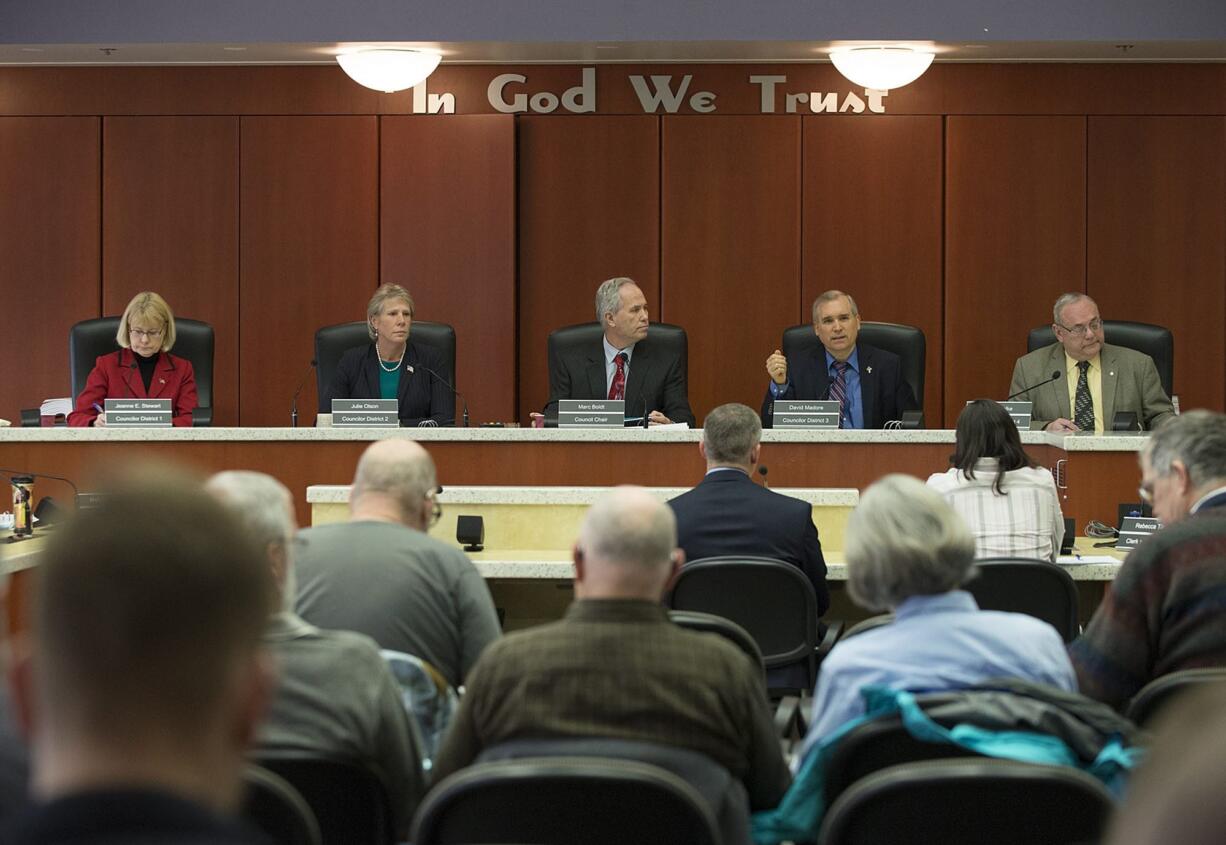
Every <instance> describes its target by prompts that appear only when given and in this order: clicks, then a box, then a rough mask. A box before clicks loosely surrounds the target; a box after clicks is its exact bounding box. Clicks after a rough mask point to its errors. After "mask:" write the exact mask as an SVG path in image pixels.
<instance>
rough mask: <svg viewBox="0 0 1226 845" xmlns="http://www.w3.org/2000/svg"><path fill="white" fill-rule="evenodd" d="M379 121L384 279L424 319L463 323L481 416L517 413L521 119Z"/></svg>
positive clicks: (463, 384) (461, 363)
mask: <svg viewBox="0 0 1226 845" xmlns="http://www.w3.org/2000/svg"><path fill="white" fill-rule="evenodd" d="M380 120H381V123H380V134H379V157H380V166H379V208H380V213H379V252H380V278H381V280H382V281H384V282H396V283H398V284H402V285H404V286H405V287H407V288H408V289H409V291H410V293H412V294H413V299H414V303H415V304H416V306H417V314H418V315H419V316H420V317H421V319H423V320H437V321H440V322H444V323H450V324H452V325H453V326H455V330H456V343H457V349H456V368H457V370H458V372H457V373H456V379H457V381H456V387H457V388H458V389H459V390H460V391H461V393H462V394H463V395H464V396H465V397H466V398H467V400H468V406H469V412H470V414H471V418H472V421H473V423H474V424H476V423H477V422H479V421H485V420H512V419H514V418H515V363H516V362H515V121H514V118H512V117H510V116H507V115H493V116H472V117H451V118H447V119H442V120H431V119H428V118H420V117H384V118H381V119H380ZM460 410H461V404H460V403H459V402H457V403H456V413H457V415H458V414H459V413H460Z"/></svg>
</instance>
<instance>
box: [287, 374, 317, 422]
mask: <svg viewBox="0 0 1226 845" xmlns="http://www.w3.org/2000/svg"><path fill="white" fill-rule="evenodd" d="M318 365H319V362H318V361H316V360H315V359H314V358H312V359H311V363H310V366H308V367H307V369H306V372H305V373H303V374H302V381H300V382H298V389H297V390H295V391H294V406H293V409H292V410H291V411H290V414H289V427H290V428H297V427H298V394H299V393H301V392H302V388H304V387H306V383H307V378H308V377H309V376H310V375H311V371H312V370H314V369H315V367H317V366H318Z"/></svg>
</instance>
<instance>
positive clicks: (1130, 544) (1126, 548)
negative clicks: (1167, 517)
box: [1115, 516, 1162, 552]
mask: <svg viewBox="0 0 1226 845" xmlns="http://www.w3.org/2000/svg"><path fill="white" fill-rule="evenodd" d="M1161 527H1162V522H1161V520H1158V519H1156V518H1154V517H1152V516H1126V517H1124V521H1123V522H1121V523H1120V539H1119V542H1117V543H1116V544H1115V549H1116V551H1120V552H1130V551H1132V550H1133V549H1135V548H1136V547H1137V546H1139V545H1141V541H1142V540H1144V539H1145V538H1146V537H1148V536H1149V535H1151V534H1153V533H1154V532H1155V531H1157V530H1158V529H1160V528H1161Z"/></svg>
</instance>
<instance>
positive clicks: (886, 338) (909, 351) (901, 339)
mask: <svg viewBox="0 0 1226 845" xmlns="http://www.w3.org/2000/svg"><path fill="white" fill-rule="evenodd" d="M856 340H857V342H859V343H866V344H868V345H869V346H875V347H877V348H878V349H884V350H885V351H886V352H893V353H894V354H895V355H897V356H898V358H899V360H900V365H901V372H902V377H903V379H904V380H905V381H906V382H907V384H909V385H911V391H912V392H913V393H914V394H915V401H916V402H918V403H919V407H920V409H921V410H922V409H923V407H924V367H925V364H926V361H927V355H928V342H927V340H926V339H925V338H924V332H923V330H922V329H920V328H918V327H916V326H907V325H904V324H902V323H874V322H871V321H868V320H864V321H861V323H860V334H859V336H858V337H857V338H856ZM820 346H821V341H819V340H818V339H817V335H816V334H814V333H813V326H812V325H810V324H808V323H804V324H802V325H799V326H792V327H791V328H790V329H787V330H786V331H784V333H783V350H782V351H783V354H784V355H787V356H789V357H808V356H812V355H815V354H816V353H817V351H818V348H819V347H820Z"/></svg>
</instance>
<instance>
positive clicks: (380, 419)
mask: <svg viewBox="0 0 1226 845" xmlns="http://www.w3.org/2000/svg"><path fill="white" fill-rule="evenodd" d="M398 405H399V402H398V401H397V400H395V399H333V400H332V427H333V428H400V411H399V408H398Z"/></svg>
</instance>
